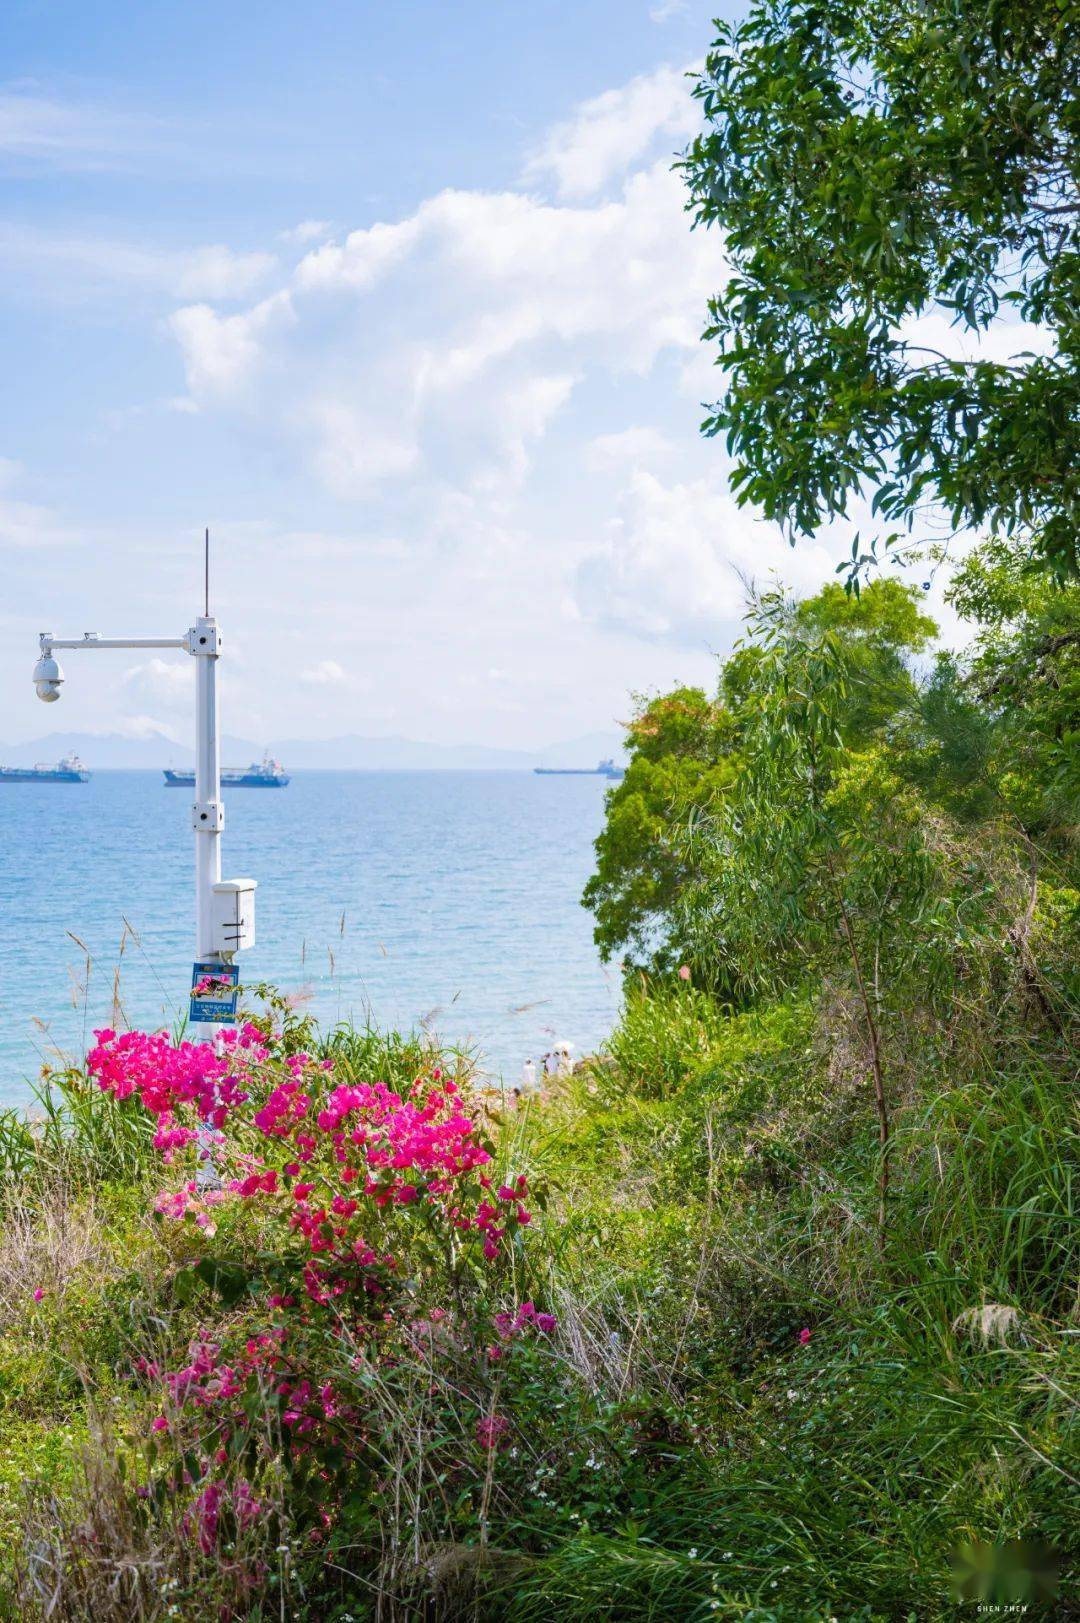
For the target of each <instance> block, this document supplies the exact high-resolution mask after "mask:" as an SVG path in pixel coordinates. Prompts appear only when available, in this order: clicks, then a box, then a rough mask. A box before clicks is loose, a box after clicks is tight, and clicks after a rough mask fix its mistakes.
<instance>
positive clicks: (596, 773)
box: [533, 761, 623, 778]
mask: <svg viewBox="0 0 1080 1623" xmlns="http://www.w3.org/2000/svg"><path fill="white" fill-rule="evenodd" d="M533 771H534V772H535V773H537V774H538V775H539V776H540V777H541V778H621V777H622V776H623V769H622V767H621V766H616V765H615V762H614V761H601V762H600V763H599V764H598V765H597V766H534V767H533Z"/></svg>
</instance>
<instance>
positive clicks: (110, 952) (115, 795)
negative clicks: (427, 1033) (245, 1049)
mask: <svg viewBox="0 0 1080 1623" xmlns="http://www.w3.org/2000/svg"><path fill="white" fill-rule="evenodd" d="M606 787H607V785H606V783H605V781H604V780H603V779H601V778H592V777H581V778H573V777H568V778H560V777H552V778H543V777H536V776H534V775H533V774H532V773H527V772H300V773H297V774H295V775H294V777H293V780H292V783H291V784H290V785H289V787H288V788H287V789H283V790H259V789H242V790H238V791H236V792H235V793H233V794H231V795H229V794H226V807H227V811H226V828H225V834H224V836H223V847H222V872H223V875H224V876H225V877H226V878H236V877H240V876H242V875H250V876H251V877H253V878H255V879H257V880H258V882H259V889H258V894H257V912H256V936H257V940H256V945H255V947H254V948H253V949H252V950H251V951H250V952H248V953H245V954H244V955H243V957H242V959H241V979H242V980H245V981H250V982H254V981H258V980H268V981H273V982H275V983H276V984H277V985H278V986H279V987H281V988H282V989H283V990H284V991H287V992H296V993H303V994H306V995H307V996H308V997H309V998H310V1007H311V1009H312V1010H313V1012H314V1013H315V1014H316V1015H317V1016H319V1018H320V1019H322V1020H324V1021H328V1022H333V1021H335V1020H338V1019H348V1018H353V1019H360V1020H362V1019H364V1018H365V1017H366V1016H367V1015H368V1014H369V1013H370V1014H371V1016H372V1017H373V1018H374V1019H375V1020H376V1021H378V1022H379V1023H381V1024H387V1025H389V1024H393V1025H399V1026H401V1025H404V1026H413V1025H415V1024H416V1023H417V1022H418V1021H421V1020H426V1021H427V1022H428V1023H429V1025H430V1026H431V1027H432V1028H433V1029H434V1030H436V1031H438V1032H439V1033H440V1034H441V1035H443V1036H444V1037H446V1038H447V1039H449V1040H452V1041H459V1042H471V1043H473V1044H475V1045H476V1046H477V1047H478V1048H479V1049H480V1050H481V1051H482V1053H483V1055H484V1057H485V1062H486V1066H487V1068H488V1069H490V1070H491V1071H492V1072H494V1073H496V1074H502V1075H504V1076H505V1077H506V1078H507V1079H511V1080H512V1079H514V1078H516V1076H517V1075H518V1073H519V1071H520V1068H521V1065H522V1062H523V1060H524V1059H525V1058H526V1056H528V1055H533V1056H538V1055H539V1054H541V1053H543V1052H544V1050H545V1049H546V1048H548V1047H549V1046H550V1045H551V1043H552V1042H553V1041H554V1040H555V1039H558V1038H565V1039H567V1040H568V1041H570V1042H572V1043H573V1044H574V1045H575V1049H576V1051H577V1052H579V1053H580V1052H582V1051H583V1050H587V1049H589V1048H590V1047H593V1046H595V1044H596V1043H598V1042H599V1041H600V1040H601V1039H602V1038H603V1037H604V1036H605V1035H606V1033H607V1032H608V1031H609V1030H610V1029H611V1026H612V1023H613V1021H614V1018H615V1014H616V1011H617V1007H618V1001H619V988H618V973H617V971H616V970H613V969H605V968H604V967H603V966H601V964H600V963H599V960H598V958H597V955H596V951H595V948H594V947H593V944H592V920H591V918H590V916H589V915H588V914H587V913H586V912H585V911H584V909H583V908H582V907H581V905H580V901H579V898H580V895H581V889H582V886H583V885H584V883H585V880H586V878H587V877H588V875H589V872H590V871H591V867H592V841H593V839H594V838H595V836H596V834H597V832H598V831H599V828H600V825H601V823H602V820H603V808H604V791H605V788H606ZM189 817H190V803H189V796H188V794H187V793H186V792H184V791H183V790H179V789H168V788H166V787H165V786H164V783H163V781H162V779H161V777H160V775H158V774H156V773H149V772H96V773H95V774H94V775H93V777H92V778H91V780H90V782H89V783H88V784H85V785H68V784H26V785H0V853H2V855H0V1103H6V1104H13V1103H20V1102H22V1101H25V1100H26V1099H27V1098H28V1097H29V1085H28V1081H27V1079H28V1078H30V1077H33V1076H35V1075H36V1074H37V1071H38V1069H39V1066H40V1063H41V1060H42V1058H45V1057H47V1058H50V1059H55V1057H56V1054H57V1051H59V1052H61V1053H64V1054H69V1055H75V1054H78V1053H80V1052H81V1051H82V1049H83V1047H84V1045H85V1041H86V1039H87V1037H88V1036H89V1034H90V1032H91V1031H92V1029H93V1027H94V1026H95V1025H100V1024H102V1023H111V1019H112V1008H113V997H114V986H115V987H116V989H117V990H118V995H119V999H120V1003H121V1006H122V1010H123V1015H124V1017H125V1018H126V1021H127V1023H129V1024H131V1025H133V1026H135V1025H143V1026H155V1025H161V1024H163V1023H166V1022H171V1021H172V1020H173V1019H174V1018H175V1016H176V1013H177V1011H178V1010H179V1009H181V1008H182V1006H183V1003H184V998H185V993H186V988H187V987H188V985H189V984H190V978H191V957H192V946H191V936H192V931H193V928H194V897H193V877H192V873H193V855H192V845H193V838H194V837H193V835H192V834H191V831H190V825H189V821H188V819H189ZM125 920H126V921H127V923H128V925H129V926H130V929H131V932H132V933H130V934H128V936H127V940H126V942H125V943H124V948H123V953H122V954H121V952H120V946H121V939H122V937H123V936H124V935H125ZM69 932H70V934H69ZM73 936H76V937H78V938H79V941H80V942H82V943H84V944H85V948H86V949H87V951H88V953H89V957H90V969H89V975H87V969H86V954H85V953H84V951H83V949H82V947H80V946H79V945H77V944H76V942H75V941H74V940H73V939H72V937H73ZM117 976H118V980H117V979H116V977H117Z"/></svg>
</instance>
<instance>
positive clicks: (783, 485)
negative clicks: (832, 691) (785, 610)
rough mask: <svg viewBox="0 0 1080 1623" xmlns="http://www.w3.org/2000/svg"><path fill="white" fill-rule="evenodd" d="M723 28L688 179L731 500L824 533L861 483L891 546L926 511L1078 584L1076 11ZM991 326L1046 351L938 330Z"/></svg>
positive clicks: (768, 4)
mask: <svg viewBox="0 0 1080 1623" xmlns="http://www.w3.org/2000/svg"><path fill="white" fill-rule="evenodd" d="M718 27H719V33H718V35H717V38H716V40H715V43H714V44H713V47H712V49H711V50H710V52H709V54H708V57H707V61H706V66H705V70H704V72H703V74H702V75H701V77H700V80H699V82H698V84H697V87H696V92H695V93H696V95H697V96H698V97H699V98H700V101H701V105H702V110H703V113H704V116H705V121H706V129H705V131H704V133H703V134H702V135H701V136H700V137H699V138H698V139H697V140H696V141H695V142H694V143H693V145H692V147H691V149H690V151H689V153H688V154H687V157H686V159H685V162H684V167H685V172H686V176H687V179H688V182H689V186H690V191H691V208H692V210H693V212H694V215H695V218H696V220H697V222H699V223H704V224H706V225H712V224H715V225H717V226H719V227H720V228H721V229H722V230H723V232H724V236H725V242H726V247H727V253H728V256H729V259H730V262H731V265H732V275H731V278H730V280H729V282H728V283H727V285H726V287H725V288H724V290H723V291H722V292H721V293H719V294H718V295H717V297H716V298H715V299H714V300H713V301H712V303H711V306H710V312H711V321H710V325H709V327H708V329H707V333H706V336H707V337H709V338H713V339H716V340H718V342H719V356H718V362H719V365H720V366H721V367H722V368H723V369H724V371H725V372H726V374H727V379H726V381H727V388H726V394H725V396H724V398H723V400H722V402H721V403H720V404H719V405H718V406H717V407H716V408H715V409H714V410H713V411H712V412H711V414H710V416H709V417H708V419H707V420H706V423H705V425H704V427H705V431H706V432H707V433H710V434H719V433H723V434H724V435H725V436H726V440H727V445H728V448H729V450H730V451H731V452H732V454H733V455H734V458H735V462H736V468H735V473H734V477H733V485H734V488H735V489H736V491H737V492H738V495H739V497H740V500H743V501H751V502H754V503H756V504H758V505H759V506H760V507H761V508H762V509H763V510H764V512H765V513H766V515H767V516H768V517H770V518H773V519H777V520H780V521H781V522H783V523H785V524H786V525H787V526H789V527H790V529H791V530H792V532H793V533H794V532H801V533H804V534H810V533H813V532H814V531H815V530H817V529H818V527H819V526H821V525H822V524H823V523H826V522H828V521H829V520H830V519H832V518H834V517H836V516H838V515H846V514H847V513H848V511H849V508H850V505H851V503H852V501H853V500H854V499H856V498H858V497H861V496H864V495H867V496H868V495H869V494H870V493H871V492H872V493H873V507H874V511H875V512H876V513H878V514H880V515H881V516H882V517H883V519H884V520H885V521H886V522H887V523H894V524H897V525H899V526H900V532H899V533H903V531H904V530H911V529H912V528H913V527H914V525H915V524H916V523H917V522H918V521H919V519H920V516H921V515H923V514H924V513H925V511H926V509H927V507H928V506H929V507H933V508H935V509H937V510H938V511H939V512H940V511H941V510H944V512H945V513H946V514H947V515H948V518H949V520H950V522H951V525H952V527H953V529H954V530H963V529H968V528H971V527H977V528H983V529H985V530H987V531H989V532H993V533H998V534H1007V535H1012V536H1015V537H1016V538H1018V539H1019V540H1020V541H1021V542H1022V544H1023V545H1024V546H1025V547H1026V549H1027V551H1028V552H1029V554H1030V555H1032V556H1034V557H1036V558H1037V559H1038V560H1039V561H1040V563H1041V564H1042V565H1043V566H1045V567H1047V568H1049V569H1050V570H1051V571H1052V572H1053V573H1054V574H1055V575H1056V576H1057V577H1059V578H1066V577H1068V576H1071V575H1075V574H1076V573H1077V572H1078V570H1080V552H1078V530H1080V367H1078V349H1080V201H1078V188H1077V180H1078V172H1080V96H1078V92H1077V86H1078V84H1080V0H756V3H755V4H754V5H753V6H752V8H751V11H750V14H749V16H748V17H747V19H746V20H745V21H744V22H743V23H741V24H739V25H737V26H729V25H718ZM1002 315H1011V316H1012V317H1013V318H1015V317H1016V316H1020V317H1022V318H1023V319H1024V320H1025V321H1028V322H1031V323H1034V324H1036V325H1038V326H1040V327H1041V328H1043V329H1044V331H1045V335H1046V338H1045V342H1044V343H1042V344H1040V345H1039V353H1037V354H1013V355H1012V356H1011V358H1003V357H1002V350H1003V348H1006V349H1007V340H1008V328H1007V325H1005V324H1004V323H1002V325H1001V333H1002V336H1003V337H1004V339H1005V345H1004V346H1003V345H1000V344H997V343H995V346H994V351H993V354H994V356H995V357H996V358H979V359H974V360H961V359H959V358H957V357H956V355H955V354H954V353H943V352H942V348H941V340H937V339H935V335H934V325H935V320H936V322H937V324H938V325H939V326H941V325H944V323H945V322H951V323H953V324H955V325H957V326H958V327H959V328H960V329H961V330H965V329H966V330H967V331H969V332H973V333H978V332H981V331H984V330H985V329H987V328H988V327H990V325H991V324H992V323H994V322H995V320H996V319H997V318H998V317H999V316H1002ZM923 318H930V319H929V320H924V319H923ZM917 320H921V321H922V330H921V331H919V330H918V329H916V328H915V327H914V323H915V322H916V321H917ZM948 347H949V349H950V351H952V350H953V349H954V346H951V345H950V346H948ZM1013 348H1014V349H1015V350H1018V351H1019V350H1022V349H1023V348H1024V344H1023V342H1022V341H1021V340H1019V339H1018V340H1017V341H1015V343H1014V345H1013ZM895 537H896V532H894V534H893V535H890V536H889V537H888V540H889V541H890V542H892V541H893V540H894V539H895ZM875 549H876V541H875ZM857 552H858V549H857V548H855V549H853V562H855V563H861V562H865V561H868V557H864V558H859V557H858V556H857Z"/></svg>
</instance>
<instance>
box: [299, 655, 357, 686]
mask: <svg viewBox="0 0 1080 1623" xmlns="http://www.w3.org/2000/svg"><path fill="white" fill-rule="evenodd" d="M300 680H301V682H306V683H307V685H308V686H309V687H322V688H324V687H340V686H341V685H342V684H343V683H344V682H346V681H347V680H348V678H347V676H346V674H345V671H344V669H343V668H342V666H340V665H339V664H338V662H337V660H336V659H320V660H319V662H318V664H316V665H311V666H309V668H308V669H307V670H306V671H301V672H300Z"/></svg>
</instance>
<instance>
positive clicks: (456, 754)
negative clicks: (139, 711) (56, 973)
mask: <svg viewBox="0 0 1080 1623" xmlns="http://www.w3.org/2000/svg"><path fill="white" fill-rule="evenodd" d="M264 749H269V750H270V753H271V754H272V755H276V756H277V757H278V759H279V760H280V761H281V763H282V765H283V766H284V767H285V768H286V770H288V771H290V772H291V771H302V770H303V769H304V768H305V767H309V768H311V767H339V768H342V769H351V770H353V771H358V770H359V771H364V770H366V771H397V772H402V771H424V770H428V771H430V770H441V771H459V772H460V771H478V772H483V771H488V772H490V771H500V770H502V771H521V772H528V771H531V770H532V768H533V767H534V766H572V767H589V766H595V765H596V763H597V762H598V761H600V760H604V759H606V758H607V757H609V756H610V757H612V758H613V759H614V760H615V761H616V762H618V763H621V762H622V761H623V759H624V750H623V737H622V734H621V733H617V732H595V733H583V734H582V735H581V736H580V737H579V738H570V739H566V740H565V741H564V742H562V743H557V744H550V745H548V747H547V748H546V749H542V750H513V749H493V748H491V747H489V746H488V745H486V744H424V743H421V742H419V741H418V740H416V739H413V738H400V737H397V736H396V735H395V736H391V737H387V738H365V737H363V736H362V735H361V734H359V733H346V734H345V735H344V736H342V737H340V738H272V739H269V740H267V741H266V742H265V743H256V742H254V741H253V740H252V739H247V738H230V737H228V736H226V737H224V738H223V739H222V743H221V761H222V765H223V766H246V765H247V764H248V762H249V761H257V760H261V758H262V754H263V751H264ZM69 750H74V751H75V752H76V754H78V755H79V756H81V757H82V760H83V761H84V763H85V764H86V765H87V766H88V767H89V768H90V770H91V771H93V770H94V769H95V768H99V769H101V770H106V769H107V768H110V767H127V768H129V769H131V768H139V767H143V768H147V769H154V768H157V769H160V768H162V767H165V766H191V765H192V764H193V763H194V759H195V756H194V751H193V750H192V749H191V748H188V747H187V746H185V745H182V744H177V743H175V742H174V741H173V739H171V738H169V737H168V736H167V735H166V734H165V733H150V734H147V735H144V736H143V737H142V738H126V737H125V736H124V735H123V734H122V733H59V732H58V733H47V734H46V735H45V736H44V738H34V739H31V740H30V742H29V743H26V744H0V766H33V765H34V764H35V763H36V762H38V761H48V762H50V763H51V762H55V761H59V759H60V758H61V756H62V755H66V754H67V753H68V751H69Z"/></svg>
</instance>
